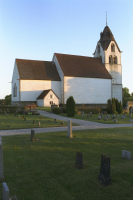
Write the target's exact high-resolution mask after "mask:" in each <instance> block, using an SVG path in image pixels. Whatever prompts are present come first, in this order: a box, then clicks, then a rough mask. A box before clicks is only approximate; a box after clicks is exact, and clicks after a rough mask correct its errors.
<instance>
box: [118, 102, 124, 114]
mask: <svg viewBox="0 0 133 200" xmlns="http://www.w3.org/2000/svg"><path fill="white" fill-rule="evenodd" d="M118 108H119V109H118V110H119V114H122V113H123V107H122V104H121V101H120V103H119V107H118Z"/></svg>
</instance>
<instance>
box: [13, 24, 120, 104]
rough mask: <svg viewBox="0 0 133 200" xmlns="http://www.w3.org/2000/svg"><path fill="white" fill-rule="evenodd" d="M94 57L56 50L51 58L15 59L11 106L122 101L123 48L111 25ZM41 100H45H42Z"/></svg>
mask: <svg viewBox="0 0 133 200" xmlns="http://www.w3.org/2000/svg"><path fill="white" fill-rule="evenodd" d="M93 55H94V57H86V56H77V55H69V54H59V53H54V55H53V58H52V61H37V60H24V59H16V60H15V65H14V70H13V76H12V105H15V104H32V103H37V104H38V105H39V106H45V105H46V106H51V104H54V103H55V104H58V103H59V104H66V100H67V98H68V97H69V96H73V97H74V100H75V102H76V104H87V105H106V104H107V100H108V99H110V98H114V97H115V98H117V99H118V100H119V101H121V102H122V66H121V51H120V49H119V47H118V44H117V43H116V41H115V39H114V36H113V34H112V32H111V30H110V28H109V27H108V26H106V27H105V28H104V30H103V32H101V33H100V40H99V41H98V42H97V45H96V49H95V52H94V54H93ZM41 100H42V101H41Z"/></svg>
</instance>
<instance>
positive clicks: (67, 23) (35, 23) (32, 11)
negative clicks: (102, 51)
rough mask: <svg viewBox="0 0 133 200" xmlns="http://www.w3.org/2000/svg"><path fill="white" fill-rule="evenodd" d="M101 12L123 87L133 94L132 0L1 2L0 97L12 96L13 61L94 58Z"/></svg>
mask: <svg viewBox="0 0 133 200" xmlns="http://www.w3.org/2000/svg"><path fill="white" fill-rule="evenodd" d="M106 11H107V15H108V20H107V21H108V26H109V28H110V29H111V31H112V33H113V35H114V37H115V40H116V42H117V44H118V46H119V48H120V50H121V51H123V53H122V72H123V77H122V82H123V87H128V88H129V90H130V92H133V59H132V57H133V55H132V52H133V50H132V49H133V12H132V11H133V1H132V0H111V1H110V0H22V1H20V0H1V1H0V99H2V98H4V97H5V96H6V95H9V94H11V83H9V82H11V80H12V74H13V68H14V62H15V58H21V59H32V60H46V61H51V60H52V56H53V54H54V53H55V52H56V53H65V54H73V55H82V56H90V57H91V56H93V55H92V54H93V53H94V50H95V47H96V44H97V42H98V40H99V39H100V32H101V31H103V29H104V27H105V25H106Z"/></svg>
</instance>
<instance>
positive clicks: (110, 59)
mask: <svg viewBox="0 0 133 200" xmlns="http://www.w3.org/2000/svg"><path fill="white" fill-rule="evenodd" d="M109 63H110V64H112V63H113V58H112V56H109Z"/></svg>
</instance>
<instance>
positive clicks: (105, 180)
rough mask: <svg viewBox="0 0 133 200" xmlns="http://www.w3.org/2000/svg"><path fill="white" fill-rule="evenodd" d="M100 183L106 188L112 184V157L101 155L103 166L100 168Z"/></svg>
mask: <svg viewBox="0 0 133 200" xmlns="http://www.w3.org/2000/svg"><path fill="white" fill-rule="evenodd" d="M99 181H100V182H101V184H102V185H104V186H107V185H110V184H111V178H110V157H109V156H106V155H101V166H100V174H99Z"/></svg>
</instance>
